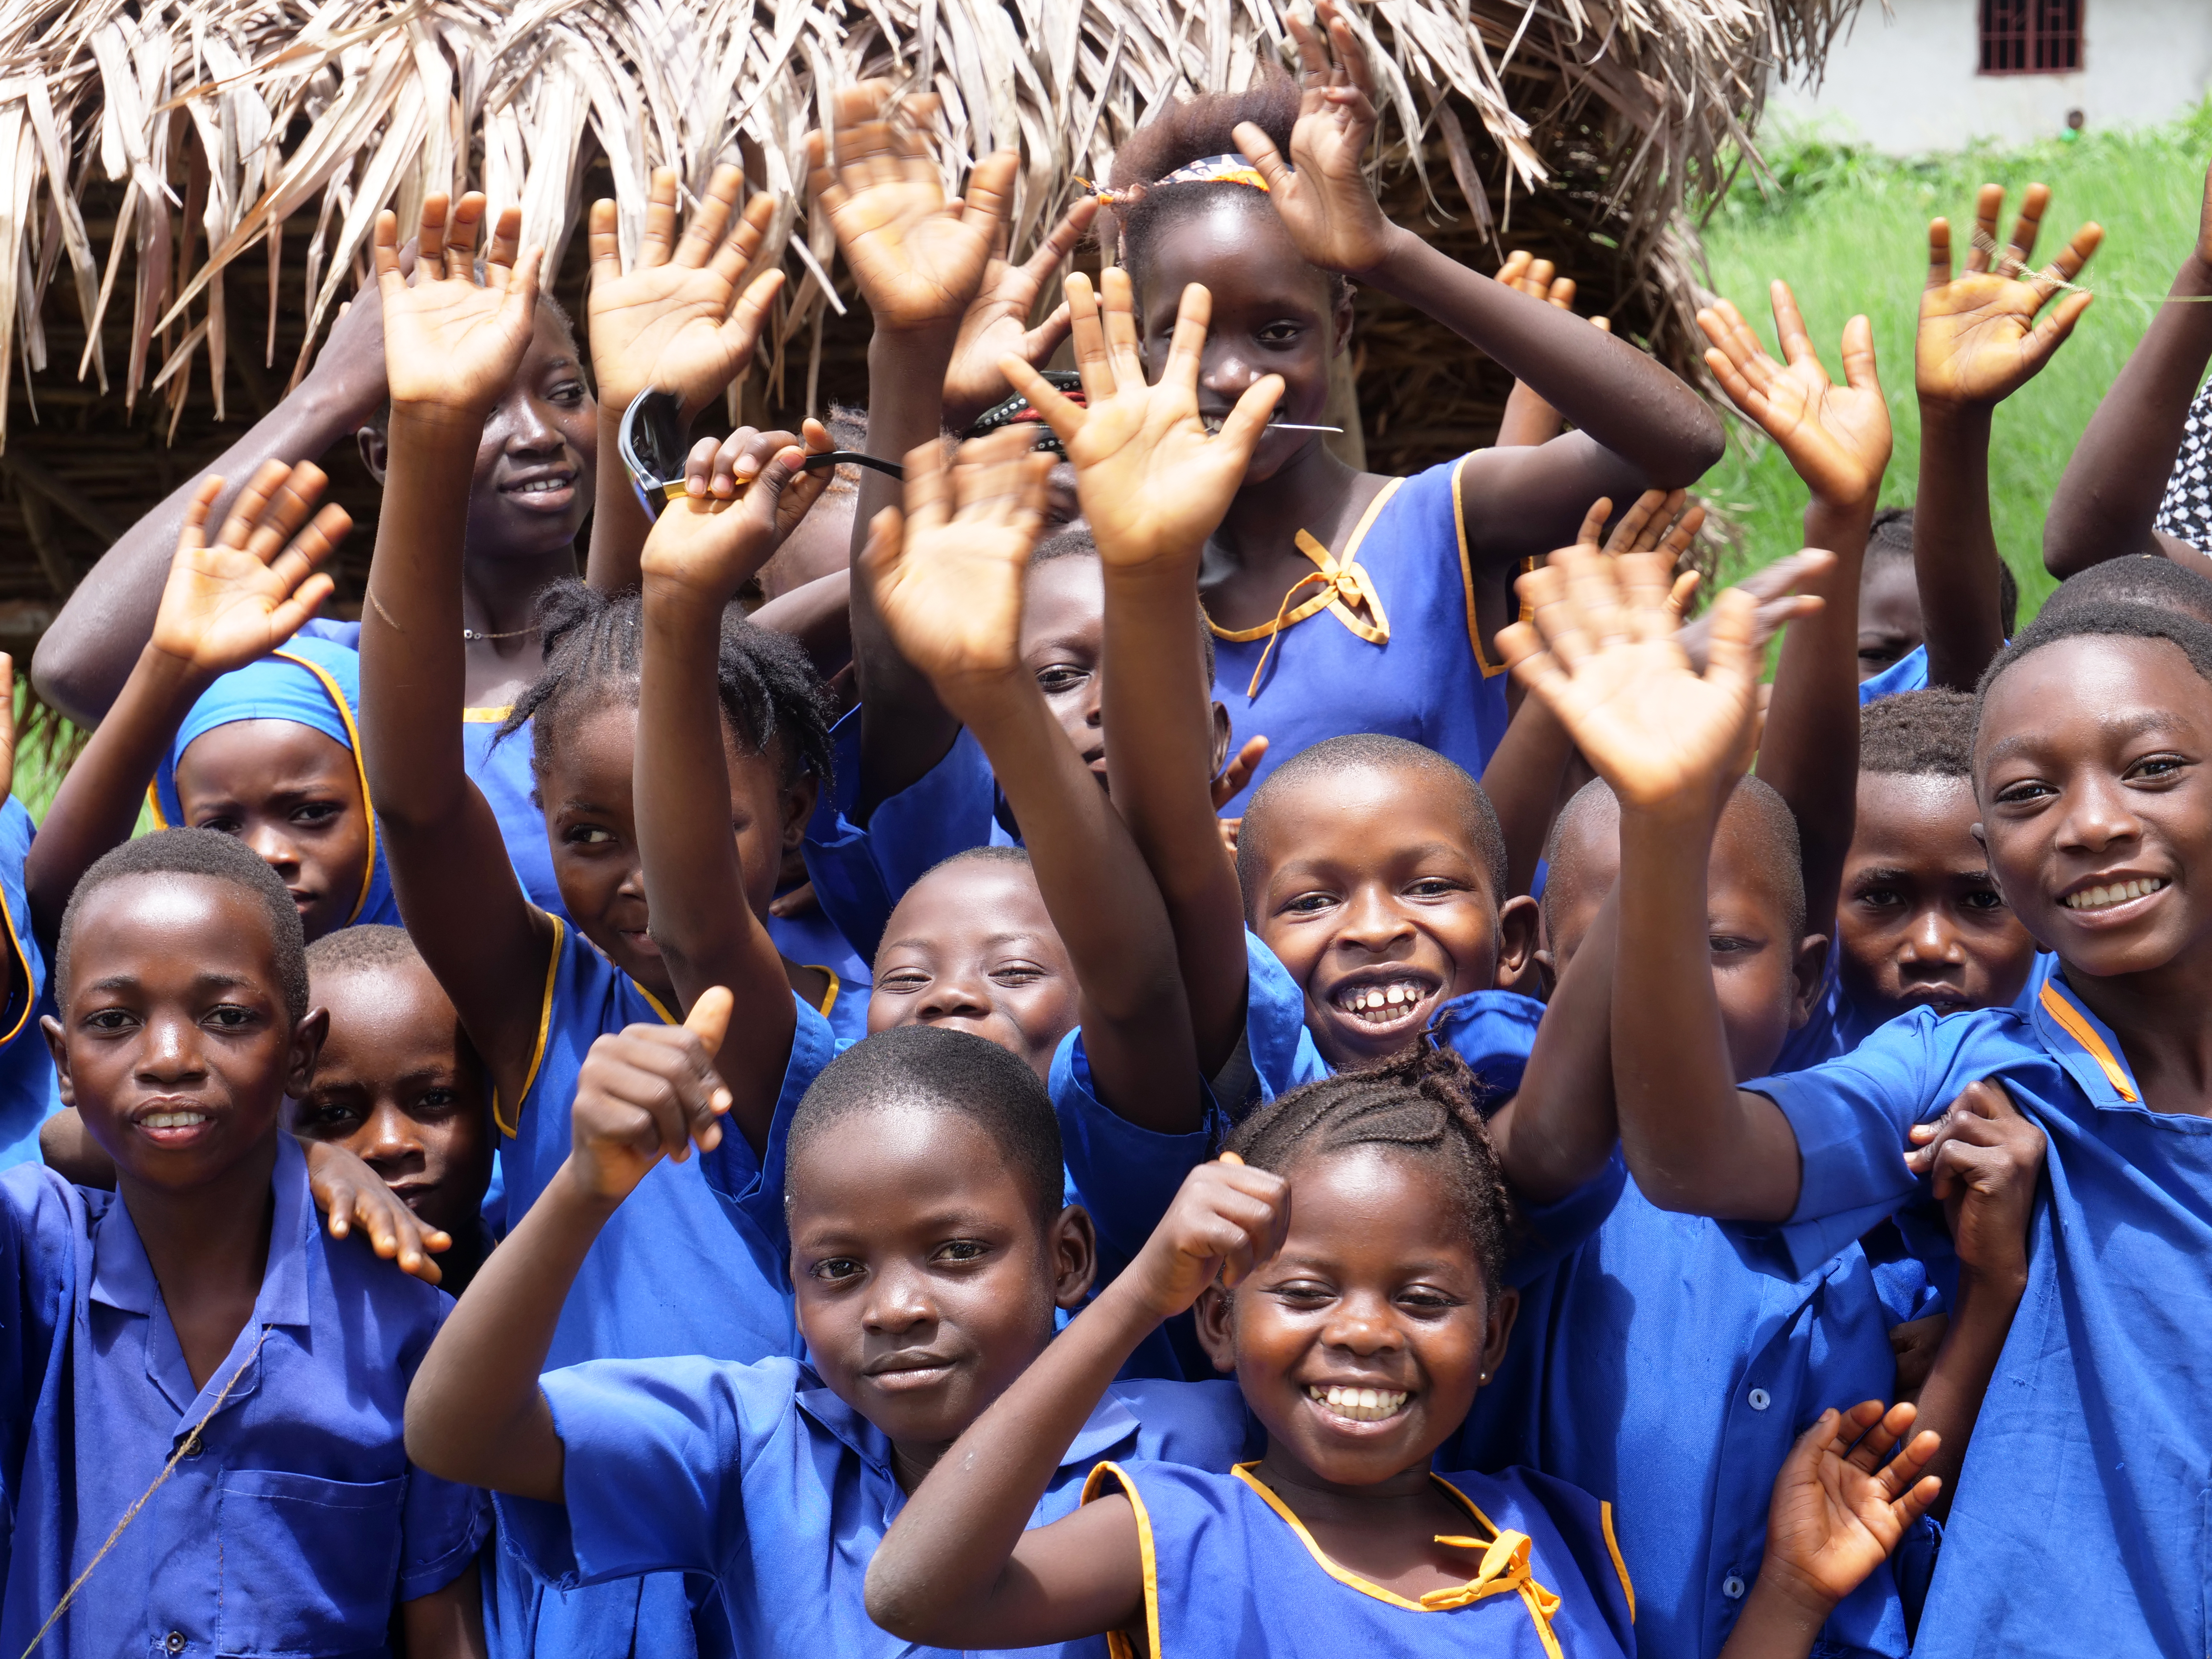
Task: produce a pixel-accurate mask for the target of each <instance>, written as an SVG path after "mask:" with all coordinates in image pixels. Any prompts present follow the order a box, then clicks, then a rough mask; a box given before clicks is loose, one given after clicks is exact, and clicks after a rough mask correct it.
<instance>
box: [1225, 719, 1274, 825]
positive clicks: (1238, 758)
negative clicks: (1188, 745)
mask: <svg viewBox="0 0 2212 1659" xmlns="http://www.w3.org/2000/svg"><path fill="white" fill-rule="evenodd" d="M1265 759H1267V738H1264V737H1255V738H1245V739H1244V746H1243V748H1241V749H1239V750H1237V752H1236V753H1235V754H1234V755H1232V756H1231V757H1230V759H1229V764H1228V765H1226V766H1225V767H1223V768H1222V769H1221V775H1220V776H1219V777H1218V778H1216V779H1215V780H1214V781H1213V794H1214V801H1213V805H1214V810H1215V811H1219V810H1220V809H1221V808H1222V807H1224V806H1226V805H1228V804H1229V803H1230V802H1231V800H1233V799H1236V797H1237V793H1238V792H1239V791H1241V790H1242V789H1243V787H1244V786H1245V785H1246V784H1248V783H1249V782H1251V781H1252V775H1253V773H1255V772H1256V771H1258V770H1259V769H1260V763H1261V761H1263V760H1265Z"/></svg>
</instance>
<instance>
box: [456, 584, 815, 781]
mask: <svg viewBox="0 0 2212 1659" xmlns="http://www.w3.org/2000/svg"><path fill="white" fill-rule="evenodd" d="M538 630H539V635H540V638H541V639H542V640H543V641H544V651H545V666H544V669H543V670H542V671H540V672H539V674H538V678H537V679H535V680H534V681H532V683H531V685H530V689H529V690H526V691H525V692H524V693H523V694H522V695H521V696H520V697H517V698H516V699H515V701H514V707H513V708H511V709H509V710H508V711H507V719H506V720H503V721H502V722H501V725H500V728H499V731H498V732H497V733H495V735H494V737H493V738H492V741H493V742H494V743H495V744H496V743H501V742H504V741H505V740H506V739H507V738H509V737H510V736H512V735H513V733H515V732H519V731H520V730H521V729H522V727H523V726H524V725H525V724H526V723H529V724H530V727H531V730H530V747H531V753H530V765H531V770H532V772H533V773H535V774H536V775H537V776H538V778H539V779H540V780H541V781H542V780H543V779H544V777H545V776H546V775H547V774H548V772H550V769H551V767H552V762H553V745H554V743H555V740H556V739H555V733H556V732H560V731H563V730H567V729H569V728H571V727H573V726H574V724H575V722H576V720H578V719H579V718H580V717H581V716H583V715H585V714H591V713H592V712H595V711H596V710H598V709H599V708H605V707H606V706H608V705H609V704H621V705H623V706H627V707H633V708H634V707H635V705H636V702H637V689H638V674H639V671H640V668H641V665H642V661H643V655H644V641H645V629H644V605H643V601H642V600H641V598H640V596H639V594H638V592H637V590H636V589H635V588H632V589H630V590H629V591H628V592H622V593H603V592H600V591H599V589H597V588H595V587H591V586H586V584H585V583H583V582H580V581H578V580H574V578H571V579H569V580H565V581H558V582H555V583H553V584H552V585H551V586H549V587H547V588H545V589H544V591H543V592H540V593H539V594H538ZM714 680H715V690H716V691H717V693H718V695H719V696H720V702H721V706H722V718H723V720H725V721H726V722H727V723H728V725H729V727H730V730H731V731H732V732H733V733H734V734H735V735H736V737H737V739H738V746H739V747H740V748H742V749H744V750H747V751H748V752H750V753H752V754H757V755H765V754H768V753H769V752H770V751H771V748H772V747H773V750H774V752H775V755H776V757H777V758H778V759H779V760H780V761H781V764H782V773H783V781H784V782H785V783H787V784H790V783H795V782H797V781H799V779H800V778H802V777H804V776H805V775H807V774H809V773H811V774H813V775H814V776H816V777H817V778H819V779H821V780H822V783H823V787H825V788H826V787H829V782H830V778H831V771H832V767H831V760H830V743H829V694H828V693H827V691H826V690H824V689H823V684H822V678H821V676H819V675H818V674H817V673H816V672H815V671H814V665H813V664H812V663H811V662H809V661H808V660H807V657H806V653H805V650H804V649H802V648H801V647H800V646H799V642H798V641H796V640H793V639H792V638H790V637H789V636H788V635H782V634H777V633H774V632H771V631H770V630H769V629H764V628H756V627H754V626H753V625H752V623H750V622H747V621H746V620H745V617H744V611H743V609H742V608H741V607H740V606H738V605H737V604H736V603H735V602H734V601H732V603H731V604H730V605H727V606H726V607H725V608H724V609H723V611H722V636H721V646H720V653H719V654H718V657H717V660H716V663H715V670H714Z"/></svg>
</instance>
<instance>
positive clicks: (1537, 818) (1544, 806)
mask: <svg viewBox="0 0 2212 1659" xmlns="http://www.w3.org/2000/svg"><path fill="white" fill-rule="evenodd" d="M1574 753H1575V740H1574V739H1573V738H1571V737H1570V736H1568V735H1567V728H1566V727H1565V726H1562V725H1560V724H1559V717H1558V716H1557V715H1556V714H1553V713H1552V710H1551V707H1550V705H1549V704H1547V703H1546V702H1545V701H1544V700H1543V699H1542V698H1541V697H1534V696H1531V697H1523V698H1522V700H1521V707H1520V708H1519V709H1518V710H1517V711H1516V713H1515V714H1514V716H1513V719H1512V720H1511V721H1510V723H1509V724H1508V725H1507V726H1506V728H1505V735H1504V737H1503V738H1500V739H1499V740H1498V747H1497V748H1496V749H1495V750H1492V753H1491V757H1490V764H1489V765H1487V766H1486V767H1485V768H1483V769H1482V793H1484V794H1486V795H1487V796H1489V797H1490V804H1491V805H1492V807H1493V808H1494V809H1496V811H1497V813H1498V828H1499V829H1501V830H1503V831H1504V836H1505V886H1506V890H1507V892H1508V893H1525V892H1527V891H1528V889H1529V887H1530V885H1531V884H1533V883H1534V881H1535V879H1536V866H1537V865H1538V863H1540V862H1541V860H1542V859H1543V856H1544V842H1546V840H1547V839H1548V838H1549V836H1551V833H1552V817H1553V814H1554V813H1555V812H1556V811H1558V810H1559V786H1560V784H1561V783H1562V782H1563V781H1565V778H1566V775H1567V763H1569V762H1570V761H1571V760H1572V759H1573V758H1574Z"/></svg>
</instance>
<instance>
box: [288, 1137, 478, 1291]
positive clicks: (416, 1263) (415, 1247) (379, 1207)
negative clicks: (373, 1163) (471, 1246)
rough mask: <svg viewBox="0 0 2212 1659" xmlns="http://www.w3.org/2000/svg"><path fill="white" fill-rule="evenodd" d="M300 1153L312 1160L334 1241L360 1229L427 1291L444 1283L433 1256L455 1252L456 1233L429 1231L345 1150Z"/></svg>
mask: <svg viewBox="0 0 2212 1659" xmlns="http://www.w3.org/2000/svg"><path fill="white" fill-rule="evenodd" d="M300 1150H301V1152H304V1153H305V1154H306V1155H307V1190H308V1191H309V1192H310V1193H312V1194H313V1195H314V1200H315V1207H316V1208H317V1209H319V1210H320V1211H321V1212H323V1215H324V1217H325V1225H326V1226H327V1227H328V1228H329V1229H330V1234H331V1237H332V1238H343V1237H346V1236H347V1235H348V1234H349V1233H350V1232H351V1231H353V1230H354V1229H355V1228H356V1227H358V1228H360V1229H361V1230H362V1231H363V1232H364V1233H367V1234H368V1243H369V1248H370V1249H373V1250H374V1251H375V1252H376V1253H377V1255H380V1256H382V1257H383V1258H384V1259H385V1260H386V1261H393V1262H397V1263H398V1267H399V1271H400V1272H402V1273H406V1274H407V1275H409V1276H410V1278H414V1279H421V1280H422V1282H423V1283H424V1284H426V1285H435V1284H436V1283H437V1282H438V1281H439V1279H441V1278H442V1277H443V1274H442V1273H441V1272H440V1271H439V1267H438V1264H437V1263H436V1262H435V1261H431V1260H430V1255H431V1253H432V1252H433V1251H443V1250H448V1249H452V1248H453V1236H452V1235H451V1234H450V1233H447V1232H443V1231H440V1230H439V1229H438V1228H435V1227H426V1226H424V1225H422V1221H421V1219H420V1218H418V1217H416V1213H415V1212H414V1211H412V1210H410V1209H409V1208H408V1207H407V1206H406V1203H405V1201H404V1200H402V1199H401V1198H400V1196H399V1194H397V1193H395V1192H393V1191H392V1188H390V1187H389V1186H388V1185H386V1182H385V1180H384V1177H383V1176H380V1175H378V1174H377V1173H376V1171H375V1170H372V1169H370V1168H369V1167H368V1164H364V1163H362V1160H361V1159H360V1158H356V1157H355V1156H354V1154H353V1153H351V1152H348V1151H347V1150H346V1149H345V1148H344V1147H343V1146H335V1145H333V1144H332V1143H331V1142H330V1141H327V1140H302V1141H301V1143H300Z"/></svg>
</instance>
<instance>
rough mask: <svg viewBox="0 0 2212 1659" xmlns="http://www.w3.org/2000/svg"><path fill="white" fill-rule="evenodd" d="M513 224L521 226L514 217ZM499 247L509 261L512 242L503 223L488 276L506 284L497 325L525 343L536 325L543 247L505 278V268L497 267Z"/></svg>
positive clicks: (515, 265)
mask: <svg viewBox="0 0 2212 1659" xmlns="http://www.w3.org/2000/svg"><path fill="white" fill-rule="evenodd" d="M515 222H516V224H518V225H520V222H521V219H520V215H517V216H516V219H515ZM502 246H503V247H504V248H505V249H506V251H507V255H508V257H510V258H512V257H513V251H514V250H513V237H512V236H511V235H510V234H508V228H507V223H506V222H505V221H504V220H502V221H501V224H500V232H499V242H498V243H497V244H495V245H494V246H493V248H492V263H491V265H490V267H489V273H490V274H491V275H492V276H497V277H500V278H501V279H502V280H504V281H505V283H506V293H505V294H504V295H503V296H502V297H501V301H500V306H499V319H500V322H501V324H502V325H504V326H505V327H507V328H508V329H510V330H512V331H513V332H514V333H515V334H518V335H520V336H521V337H524V338H528V337H529V335H530V332H531V331H532V329H534V328H535V327H536V326H537V325H538V269H539V267H540V266H541V265H542V264H544V260H545V250H544V248H542V247H533V248H532V249H531V250H530V251H529V252H527V253H525V254H524V255H523V256H522V257H521V258H520V259H517V260H515V262H514V266H513V276H507V267H506V266H504V265H502V264H501V263H500V252H501V247H502Z"/></svg>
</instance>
